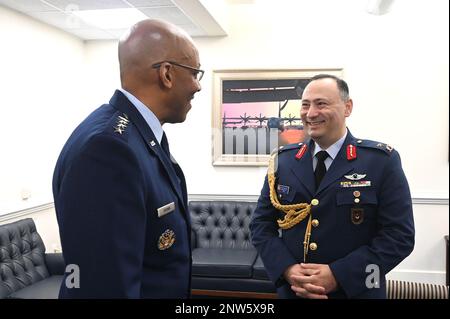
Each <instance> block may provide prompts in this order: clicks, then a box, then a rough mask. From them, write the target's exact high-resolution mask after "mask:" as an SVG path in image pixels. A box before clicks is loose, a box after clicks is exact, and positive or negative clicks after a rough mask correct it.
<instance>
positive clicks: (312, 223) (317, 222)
mask: <svg viewBox="0 0 450 319" xmlns="http://www.w3.org/2000/svg"><path fill="white" fill-rule="evenodd" d="M311 225H313V227H317V226H319V220H318V219H313V220H312V221H311Z"/></svg>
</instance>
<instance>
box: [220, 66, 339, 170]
mask: <svg viewBox="0 0 450 319" xmlns="http://www.w3.org/2000/svg"><path fill="white" fill-rule="evenodd" d="M322 73H326V74H332V75H336V76H338V77H340V78H342V69H302V70H215V71H213V111H212V134H213V136H212V140H213V143H212V156H213V165H215V166H266V165H267V164H268V162H269V158H270V153H271V152H272V150H273V149H275V148H277V147H279V146H281V145H286V144H291V143H299V142H301V141H303V140H304V138H305V132H304V131H303V123H302V121H301V118H300V107H301V96H302V92H303V89H304V88H305V86H306V84H307V83H308V81H309V79H310V78H312V77H313V76H314V75H317V74H322Z"/></svg>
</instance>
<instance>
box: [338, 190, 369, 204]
mask: <svg viewBox="0 0 450 319" xmlns="http://www.w3.org/2000/svg"><path fill="white" fill-rule="evenodd" d="M336 205H337V206H343V205H378V198H377V193H376V192H375V190H370V189H361V190H358V189H351V190H347V189H346V190H343V191H340V192H337V193H336Z"/></svg>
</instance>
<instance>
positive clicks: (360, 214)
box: [351, 208, 364, 225]
mask: <svg viewBox="0 0 450 319" xmlns="http://www.w3.org/2000/svg"><path fill="white" fill-rule="evenodd" d="M351 219H352V223H353V224H354V225H359V224H361V223H362V222H363V221H364V209H362V208H352V210H351Z"/></svg>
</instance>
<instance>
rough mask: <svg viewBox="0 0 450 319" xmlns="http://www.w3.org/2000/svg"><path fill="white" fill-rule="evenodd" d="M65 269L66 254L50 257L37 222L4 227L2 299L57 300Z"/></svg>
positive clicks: (1, 236) (1, 233)
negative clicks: (64, 255) (37, 228)
mask: <svg viewBox="0 0 450 319" xmlns="http://www.w3.org/2000/svg"><path fill="white" fill-rule="evenodd" d="M64 270H65V265H64V259H63V257H62V254H46V253H45V246H44V243H43V242H42V239H41V237H40V236H39V234H38V232H37V230H36V225H35V224H34V221H33V219H31V218H27V219H23V220H19V221H17V222H14V223H10V224H4V225H0V299H1V298H20V299H54V298H58V293H59V287H60V285H61V281H62V280H63V274H64Z"/></svg>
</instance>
